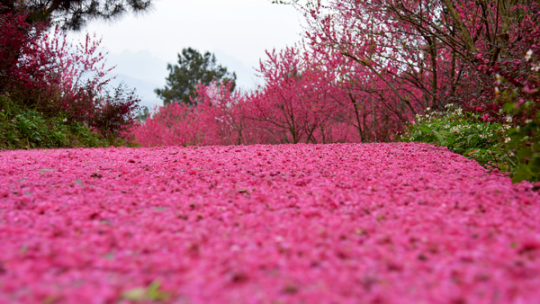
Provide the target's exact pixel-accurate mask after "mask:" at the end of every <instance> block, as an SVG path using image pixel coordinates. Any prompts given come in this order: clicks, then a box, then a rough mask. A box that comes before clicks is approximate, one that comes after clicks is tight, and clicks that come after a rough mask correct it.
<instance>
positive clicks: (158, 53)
mask: <svg viewBox="0 0 540 304" xmlns="http://www.w3.org/2000/svg"><path fill="white" fill-rule="evenodd" d="M300 20H301V16H299V15H298V13H297V12H296V11H295V10H294V8H292V7H290V6H285V5H277V4H272V3H271V1H270V0H155V7H154V10H153V11H151V12H149V13H145V14H143V15H139V16H133V15H126V16H125V17H123V18H122V19H120V20H118V21H116V22H114V23H112V24H109V23H107V22H103V21H101V22H100V21H96V22H93V23H91V24H89V26H87V27H86V28H85V29H84V30H83V31H82V32H81V33H78V34H71V36H72V37H73V38H75V39H77V38H80V37H81V36H82V35H84V34H86V33H90V34H94V33H95V34H96V35H97V37H102V39H103V40H102V43H101V46H102V47H104V48H105V49H106V50H108V51H109V54H110V56H108V57H107V58H108V61H107V63H108V65H117V68H116V69H115V70H114V71H115V72H116V73H118V74H122V75H121V76H119V78H122V77H124V76H127V77H124V78H126V79H128V78H135V79H136V80H142V81H145V82H146V83H147V84H150V83H152V84H153V85H154V86H156V85H158V86H159V87H161V86H163V85H164V84H165V76H167V70H166V63H176V62H177V54H178V53H179V52H181V50H182V49H183V48H186V47H193V48H195V49H198V50H199V51H201V52H205V51H210V52H213V53H215V54H216V59H217V61H218V63H220V64H222V65H224V66H226V67H227V68H228V70H229V71H231V72H233V71H234V72H237V74H238V75H237V76H238V83H239V85H240V86H241V87H244V88H246V89H252V88H253V87H254V85H255V83H254V79H249V78H254V77H253V75H254V73H255V72H254V70H253V67H258V63H259V59H260V58H263V59H264V58H266V55H265V50H272V49H274V48H275V49H278V50H279V49H282V48H284V47H285V46H291V45H293V44H294V43H296V42H298V41H300V34H301V31H302V29H301V26H300ZM159 66H161V67H159ZM160 71H162V72H161V73H160ZM250 73H251V74H250ZM125 82H126V83H128V85H131V86H134V87H137V85H136V84H135V83H136V82H137V81H131V83H133V84H131V83H129V82H130V81H128V80H125ZM140 86H141V89H138V91H141V90H142V91H144V90H145V89H143V88H142V86H143V85H140ZM146 91H148V89H146ZM145 95H151V94H150V93H147V94H145ZM143 97H144V98H143V101H145V102H143V103H147V104H155V103H156V102H155V98H156V97H155V96H143ZM145 99H146V100H145ZM150 99H154V102H149V100H150Z"/></svg>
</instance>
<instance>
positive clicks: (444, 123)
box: [400, 104, 517, 172]
mask: <svg viewBox="0 0 540 304" xmlns="http://www.w3.org/2000/svg"><path fill="white" fill-rule="evenodd" d="M508 123H510V122H508ZM511 128H512V127H511V125H510V124H501V123H497V122H489V121H483V120H482V117H481V116H480V114H476V113H469V112H463V111H462V109H461V108H459V107H455V106H454V105H452V104H448V105H447V106H446V111H444V112H438V111H430V109H428V111H427V112H426V114H424V115H417V116H416V119H415V121H414V123H413V124H412V125H410V126H409V127H408V128H407V129H406V131H405V133H404V134H403V135H402V136H401V139H400V140H401V141H406V142H425V143H432V144H437V145H441V146H445V147H448V149H449V150H451V151H453V152H455V153H459V154H462V155H464V156H465V157H468V158H472V159H474V160H476V161H478V163H480V164H481V165H483V166H484V167H486V168H489V169H495V168H497V169H499V170H501V171H503V172H510V171H512V170H513V169H514V168H515V167H516V166H517V159H516V156H515V155H514V153H512V152H511V151H509V150H508V147H507V143H508V142H509V140H510V138H509V130H510V129H511Z"/></svg>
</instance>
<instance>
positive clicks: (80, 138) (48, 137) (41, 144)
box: [0, 95, 127, 149]
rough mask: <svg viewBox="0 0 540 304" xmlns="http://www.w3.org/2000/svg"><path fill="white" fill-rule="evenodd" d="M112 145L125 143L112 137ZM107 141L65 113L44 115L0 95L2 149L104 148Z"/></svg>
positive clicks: (108, 143)
mask: <svg viewBox="0 0 540 304" xmlns="http://www.w3.org/2000/svg"><path fill="white" fill-rule="evenodd" d="M114 144H115V145H127V143H125V141H122V140H118V139H117V140H116V141H114ZM109 145H110V141H109V140H107V139H106V138H104V137H103V136H102V135H100V134H98V133H95V132H92V131H91V130H90V127H87V126H85V125H83V124H81V123H79V122H76V121H75V122H69V121H68V119H67V116H66V115H65V114H62V113H60V114H57V115H56V116H52V117H48V116H46V115H44V114H43V113H41V112H39V111H37V110H34V109H30V108H27V107H21V106H20V105H18V104H16V103H14V102H13V101H12V100H11V99H9V98H8V97H6V96H2V95H0V147H1V148H4V149H24V148H26V149H30V148H69V147H105V146H109Z"/></svg>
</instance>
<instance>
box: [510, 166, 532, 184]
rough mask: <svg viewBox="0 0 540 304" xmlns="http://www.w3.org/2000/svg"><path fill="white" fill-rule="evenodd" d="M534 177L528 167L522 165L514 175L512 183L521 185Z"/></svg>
mask: <svg viewBox="0 0 540 304" xmlns="http://www.w3.org/2000/svg"><path fill="white" fill-rule="evenodd" d="M532 176H533V175H532V173H531V172H530V170H529V168H528V166H527V165H525V164H520V165H519V167H518V168H517V169H516V172H515V173H514V177H512V182H513V183H521V182H522V181H525V180H529V179H531V178H532Z"/></svg>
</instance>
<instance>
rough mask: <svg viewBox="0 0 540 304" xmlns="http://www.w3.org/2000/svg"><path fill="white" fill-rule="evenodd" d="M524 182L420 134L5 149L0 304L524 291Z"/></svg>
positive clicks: (435, 297)
mask: <svg viewBox="0 0 540 304" xmlns="http://www.w3.org/2000/svg"><path fill="white" fill-rule="evenodd" d="M537 190H538V188H537V187H534V185H531V184H530V183H523V184H519V185H512V184H511V181H510V179H509V178H507V177H505V176H503V175H502V174H499V173H489V172H488V171H486V170H485V169H484V168H482V167H481V166H480V165H478V164H477V163H475V162H474V161H471V160H467V159H466V158H464V157H462V156H459V155H456V154H453V153H451V152H449V151H447V150H446V149H444V148H440V147H435V146H430V145H425V144H407V143H394V144H339V145H324V146H323V145H282V146H245V147H244V146H236V147H199V148H195V147H189V148H179V147H171V148H154V149H143V148H139V149H128V148H112V149H74V150H33V151H8V152H1V153H0V303H117V302H128V301H129V300H128V299H139V300H144V299H146V300H148V301H152V300H153V301H156V302H157V301H161V302H164V303H193V304H197V303H340V304H341V303H538V302H537V301H538V299H540V289H539V288H538V287H539V286H540V195H539V192H538V191H537ZM152 282H154V284H156V283H157V282H159V283H161V285H160V286H159V289H155V288H154V292H148V290H149V288H148V286H150V285H151V284H152ZM154 286H157V285H154ZM143 288H146V289H143ZM150 289H152V288H150ZM144 290H146V291H144ZM156 290H157V291H156ZM143 291H144V292H143ZM156 294H157V296H156Z"/></svg>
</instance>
